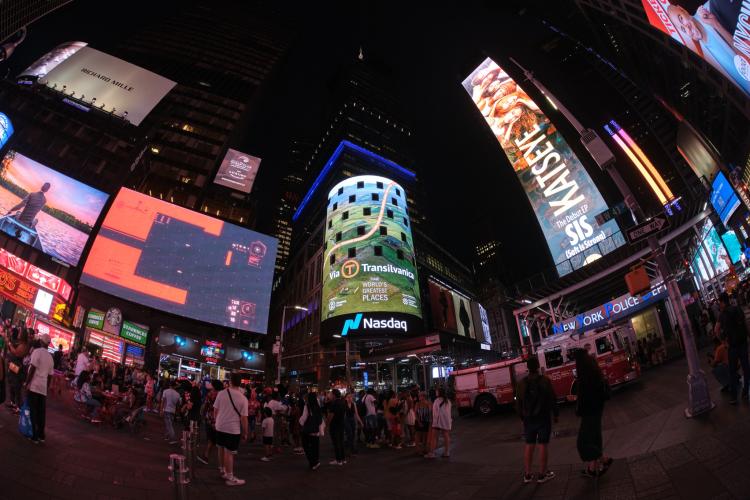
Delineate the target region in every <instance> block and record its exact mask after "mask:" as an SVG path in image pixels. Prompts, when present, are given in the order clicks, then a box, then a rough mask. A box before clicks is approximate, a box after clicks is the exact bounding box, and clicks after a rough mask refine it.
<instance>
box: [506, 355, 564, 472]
mask: <svg viewBox="0 0 750 500" xmlns="http://www.w3.org/2000/svg"><path fill="white" fill-rule="evenodd" d="M526 368H528V370H529V374H528V375H527V376H526V378H524V379H523V380H521V381H520V382H519V383H518V387H517V388H516V407H517V410H518V415H519V416H520V417H521V420H522V421H523V435H524V440H525V441H526V445H525V446H524V451H523V466H524V473H523V482H524V484H528V483H530V482H532V481H533V480H534V474H533V472H531V469H532V467H533V465H534V452H535V451H536V448H537V446H538V447H539V474H538V475H537V476H536V481H537V483H546V482H547V481H549V480H550V479H552V478H554V477H555V473H554V472H553V471H551V470H549V469H548V468H547V461H548V457H549V455H548V449H547V448H548V445H549V439H550V436H551V434H552V421H553V420H554V421H555V422H557V417H558V409H557V397H556V396H555V391H554V389H553V388H552V382H550V380H549V378H547V377H546V376H544V375H542V374H540V373H539V358H537V357H536V356H535V357H532V358H529V359H528V360H526Z"/></svg>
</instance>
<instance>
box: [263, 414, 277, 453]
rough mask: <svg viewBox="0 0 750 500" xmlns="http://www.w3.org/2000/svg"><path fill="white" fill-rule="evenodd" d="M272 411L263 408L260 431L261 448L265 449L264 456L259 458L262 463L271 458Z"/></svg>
mask: <svg viewBox="0 0 750 500" xmlns="http://www.w3.org/2000/svg"><path fill="white" fill-rule="evenodd" d="M273 423H274V422H273V411H272V410H271V408H268V407H266V408H263V422H262V423H261V429H262V431H263V446H264V447H265V448H266V455H265V456H264V457H262V458H261V460H262V461H264V462H270V461H271V457H272V456H273Z"/></svg>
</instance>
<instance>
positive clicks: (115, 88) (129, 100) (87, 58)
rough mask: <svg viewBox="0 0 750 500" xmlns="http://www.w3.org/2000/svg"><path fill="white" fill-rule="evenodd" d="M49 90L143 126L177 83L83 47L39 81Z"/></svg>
mask: <svg viewBox="0 0 750 500" xmlns="http://www.w3.org/2000/svg"><path fill="white" fill-rule="evenodd" d="M39 81H40V82H43V83H44V84H45V85H47V86H48V87H54V88H56V89H57V90H62V88H63V86H64V87H65V88H66V91H65V93H66V94H68V95H70V94H71V92H75V95H74V97H76V98H78V99H80V100H82V101H83V102H85V103H87V104H90V105H91V106H93V107H96V108H97V109H101V110H102V111H106V112H111V113H115V114H117V115H118V116H122V117H123V119H125V120H127V121H128V122H130V123H132V124H133V125H136V126H138V125H140V123H141V122H142V121H143V119H144V118H146V116H147V115H148V114H149V113H150V112H151V110H152V109H154V106H156V105H157V104H158V103H159V101H161V100H162V99H163V98H164V96H165V95H167V93H168V92H169V91H170V90H172V88H173V87H174V86H175V85H177V84H176V82H173V81H172V80H168V79H166V78H164V77H162V76H159V75H157V74H156V73H152V72H150V71H147V70H145V69H143V68H140V67H138V66H136V65H134V64H130V63H129V62H126V61H123V60H122V59H118V58H116V57H113V56H110V55H109V54H105V53H104V52H100V51H98V50H96V49H92V48H91V47H88V46H87V47H81V48H79V49H78V50H77V51H75V53H73V54H71V55H69V56H68V57H67V58H66V59H64V60H63V61H61V62H59V64H57V65H56V66H55V67H54V68H51V69H50V70H49V72H48V73H47V74H46V75H45V76H44V77H43V78H40V80H39Z"/></svg>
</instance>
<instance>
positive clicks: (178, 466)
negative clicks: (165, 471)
mask: <svg viewBox="0 0 750 500" xmlns="http://www.w3.org/2000/svg"><path fill="white" fill-rule="evenodd" d="M169 470H170V472H171V474H170V476H169V480H170V481H171V482H172V484H173V485H174V498H175V500H187V499H188V489H187V485H188V483H190V478H189V477H188V474H189V472H190V471H189V470H188V469H187V467H186V465H185V457H184V456H183V455H179V454H177V453H172V454H171V455H169Z"/></svg>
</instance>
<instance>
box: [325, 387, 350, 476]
mask: <svg viewBox="0 0 750 500" xmlns="http://www.w3.org/2000/svg"><path fill="white" fill-rule="evenodd" d="M331 394H332V395H333V399H331V400H330V401H329V403H328V408H327V410H328V411H327V422H326V424H327V426H328V428H329V429H330V433H331V441H332V442H333V452H334V454H335V458H334V459H333V460H331V461H330V462H329V465H344V464H345V463H346V455H345V453H344V432H345V425H346V403H344V400H343V399H342V398H341V391H339V390H338V389H334V390H333V391H331Z"/></svg>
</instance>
